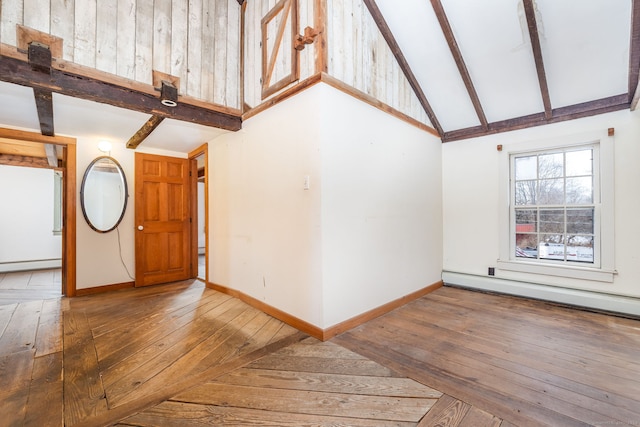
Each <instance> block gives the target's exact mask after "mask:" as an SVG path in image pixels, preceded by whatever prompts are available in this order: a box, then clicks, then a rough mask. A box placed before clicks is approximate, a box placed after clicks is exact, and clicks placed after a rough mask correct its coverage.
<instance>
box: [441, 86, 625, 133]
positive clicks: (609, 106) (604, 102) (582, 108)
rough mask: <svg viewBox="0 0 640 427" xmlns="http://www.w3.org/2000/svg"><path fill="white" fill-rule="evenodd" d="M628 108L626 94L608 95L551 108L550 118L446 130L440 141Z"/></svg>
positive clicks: (532, 117) (539, 116)
mask: <svg viewBox="0 0 640 427" xmlns="http://www.w3.org/2000/svg"><path fill="white" fill-rule="evenodd" d="M627 108H629V102H628V95H627V94H626V93H623V94H621V95H616V96H610V97H608V98H602V99H598V100H595V101H588V102H583V103H580V104H575V105H569V106H566V107H561V108H555V109H553V110H552V112H551V113H552V114H551V118H546V117H545V114H544V113H536V114H531V115H528V116H522V117H516V118H514V119H508V120H502V121H499V122H493V123H489V129H488V130H487V129H483V128H482V127H481V126H475V127H470V128H465V129H459V130H455V131H450V132H446V133H445V134H444V135H443V137H442V142H453V141H458V140H462V139H469V138H478V137H481V136H486V135H493V134H496V133H501V132H508V131H513V130H519V129H525V128H529V127H534V126H541V125H547V124H552V123H558V122H563V121H567V120H573V119H580V118H583V117H590V116H595V115H598V114H604V113H610V112H613V111H619V110H624V109H627Z"/></svg>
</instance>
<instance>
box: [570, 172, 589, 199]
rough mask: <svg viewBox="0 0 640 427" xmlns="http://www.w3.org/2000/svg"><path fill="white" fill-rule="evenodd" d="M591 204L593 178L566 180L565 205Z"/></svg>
mask: <svg viewBox="0 0 640 427" xmlns="http://www.w3.org/2000/svg"><path fill="white" fill-rule="evenodd" d="M585 203H593V178H592V177H590V176H586V177H582V178H567V204H585Z"/></svg>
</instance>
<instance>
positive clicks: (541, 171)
mask: <svg viewBox="0 0 640 427" xmlns="http://www.w3.org/2000/svg"><path fill="white" fill-rule="evenodd" d="M563 175H564V165H563V155H562V153H554V154H543V155H541V156H540V157H539V158H538V178H539V179H543V178H560V177H562V176H563Z"/></svg>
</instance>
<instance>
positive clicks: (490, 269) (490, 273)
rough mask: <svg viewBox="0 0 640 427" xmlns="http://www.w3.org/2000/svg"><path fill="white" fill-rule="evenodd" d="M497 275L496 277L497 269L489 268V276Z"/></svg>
mask: <svg viewBox="0 0 640 427" xmlns="http://www.w3.org/2000/svg"><path fill="white" fill-rule="evenodd" d="M495 275H496V269H495V267H489V276H495Z"/></svg>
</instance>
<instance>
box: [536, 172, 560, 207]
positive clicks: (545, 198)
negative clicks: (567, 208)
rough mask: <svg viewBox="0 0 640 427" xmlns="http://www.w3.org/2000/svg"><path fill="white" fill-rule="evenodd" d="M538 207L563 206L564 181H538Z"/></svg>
mask: <svg viewBox="0 0 640 427" xmlns="http://www.w3.org/2000/svg"><path fill="white" fill-rule="evenodd" d="M538 204H539V205H563V204H564V180H563V179H562V178H560V179H542V180H540V181H538Z"/></svg>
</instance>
